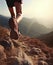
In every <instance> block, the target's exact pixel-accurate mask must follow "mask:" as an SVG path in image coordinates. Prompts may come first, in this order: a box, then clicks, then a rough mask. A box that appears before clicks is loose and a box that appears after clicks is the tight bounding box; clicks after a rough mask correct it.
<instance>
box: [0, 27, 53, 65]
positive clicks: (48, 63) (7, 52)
mask: <svg viewBox="0 0 53 65" xmlns="http://www.w3.org/2000/svg"><path fill="white" fill-rule="evenodd" d="M9 33H10V31H9V30H8V29H6V28H3V27H0V65H53V48H50V47H48V46H47V45H45V43H43V42H42V41H40V40H39V39H35V38H30V37H27V36H23V35H21V34H20V36H19V39H18V40H14V39H11V38H10V34H9Z"/></svg>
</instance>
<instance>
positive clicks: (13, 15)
mask: <svg viewBox="0 0 53 65" xmlns="http://www.w3.org/2000/svg"><path fill="white" fill-rule="evenodd" d="M9 11H10V14H11V17H12V18H14V17H15V13H14V10H13V7H9Z"/></svg>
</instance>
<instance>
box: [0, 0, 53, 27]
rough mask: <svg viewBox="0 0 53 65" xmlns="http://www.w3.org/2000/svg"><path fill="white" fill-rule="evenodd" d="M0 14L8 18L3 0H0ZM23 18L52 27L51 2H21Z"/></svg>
mask: <svg viewBox="0 0 53 65" xmlns="http://www.w3.org/2000/svg"><path fill="white" fill-rule="evenodd" d="M0 14H2V15H5V16H10V14H9V11H8V8H7V5H6V2H5V0H0ZM23 16H25V17H29V18H36V19H37V20H38V21H39V23H42V24H43V25H45V26H47V27H49V26H53V0H23Z"/></svg>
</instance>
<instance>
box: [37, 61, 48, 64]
mask: <svg viewBox="0 0 53 65" xmlns="http://www.w3.org/2000/svg"><path fill="white" fill-rule="evenodd" d="M38 65H48V63H47V62H45V61H43V60H41V61H38Z"/></svg>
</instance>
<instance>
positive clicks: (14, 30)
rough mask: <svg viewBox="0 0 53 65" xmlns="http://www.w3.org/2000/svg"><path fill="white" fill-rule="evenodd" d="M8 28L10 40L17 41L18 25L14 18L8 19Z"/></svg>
mask: <svg viewBox="0 0 53 65" xmlns="http://www.w3.org/2000/svg"><path fill="white" fill-rule="evenodd" d="M9 26H10V28H11V32H10V37H11V39H18V24H17V21H16V18H10V19H9Z"/></svg>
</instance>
